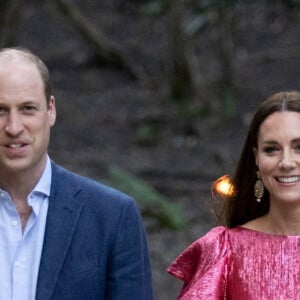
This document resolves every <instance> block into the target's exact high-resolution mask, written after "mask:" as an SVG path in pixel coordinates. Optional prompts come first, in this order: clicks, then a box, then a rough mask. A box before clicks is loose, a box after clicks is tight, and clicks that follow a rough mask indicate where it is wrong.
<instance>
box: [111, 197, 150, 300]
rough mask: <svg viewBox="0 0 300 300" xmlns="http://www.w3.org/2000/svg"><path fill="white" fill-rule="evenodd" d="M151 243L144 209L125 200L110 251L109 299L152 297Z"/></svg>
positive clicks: (146, 298)
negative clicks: (146, 229)
mask: <svg viewBox="0 0 300 300" xmlns="http://www.w3.org/2000/svg"><path fill="white" fill-rule="evenodd" d="M151 282H152V280H151V270H150V262H149V255H148V247H147V240H146V234H145V230H144V226H143V223H142V220H141V216H140V212H139V210H138V208H137V207H136V204H135V202H134V201H124V203H123V207H122V210H121V213H120V217H119V220H118V225H117V228H116V231H115V237H114V242H113V248H112V251H111V253H109V259H108V275H107V291H106V299H107V300H115V299H118V300H123V299H124V300H127V299H130V300H152V299H153V296H152V284H151Z"/></svg>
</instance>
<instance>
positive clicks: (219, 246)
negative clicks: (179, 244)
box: [167, 226, 230, 282]
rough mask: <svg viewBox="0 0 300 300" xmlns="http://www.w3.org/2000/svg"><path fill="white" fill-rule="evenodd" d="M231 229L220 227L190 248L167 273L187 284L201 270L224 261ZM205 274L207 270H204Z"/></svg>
mask: <svg viewBox="0 0 300 300" xmlns="http://www.w3.org/2000/svg"><path fill="white" fill-rule="evenodd" d="M229 232H230V229H228V228H226V227H223V226H218V227H214V228H212V229H211V230H209V231H208V232H207V233H206V234H205V235H204V236H202V237H201V238H199V239H197V240H196V241H195V242H193V243H192V244H191V245H190V246H188V247H187V248H186V249H185V250H184V251H183V252H182V253H181V254H180V255H179V256H178V257H177V258H176V259H175V260H174V262H173V263H172V264H171V265H170V266H169V268H168V269H167V271H168V272H169V273H170V274H171V275H173V276H175V277H177V278H178V279H181V280H183V281H185V282H187V281H189V279H190V278H191V277H192V276H193V275H194V274H195V272H199V270H200V269H202V268H205V269H209V268H210V267H211V266H212V265H214V264H215V263H217V262H218V261H219V260H222V257H224V255H226V252H227V248H228V234H229ZM202 271H203V272H205V270H202Z"/></svg>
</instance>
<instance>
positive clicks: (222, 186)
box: [213, 175, 234, 197]
mask: <svg viewBox="0 0 300 300" xmlns="http://www.w3.org/2000/svg"><path fill="white" fill-rule="evenodd" d="M213 188H214V189H215V191H216V192H217V193H218V194H220V195H221V196H227V197H230V196H232V195H233V194H234V186H233V184H232V182H231V180H230V178H229V176H228V175H224V176H222V177H220V178H218V179H217V180H216V181H215V182H214V184H213Z"/></svg>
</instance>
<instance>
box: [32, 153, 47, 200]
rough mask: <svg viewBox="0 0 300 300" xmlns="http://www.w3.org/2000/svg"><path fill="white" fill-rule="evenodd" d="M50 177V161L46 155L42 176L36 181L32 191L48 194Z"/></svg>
mask: <svg viewBox="0 0 300 300" xmlns="http://www.w3.org/2000/svg"><path fill="white" fill-rule="evenodd" d="M51 178H52V168H51V161H50V158H49V156H48V155H47V162H46V167H45V169H44V171H43V173H42V176H41V178H40V180H39V181H38V183H37V184H36V185H35V187H34V189H33V190H32V193H42V194H44V195H46V196H47V197H49V196H50V188H51Z"/></svg>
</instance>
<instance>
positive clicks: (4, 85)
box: [0, 49, 152, 300]
mask: <svg viewBox="0 0 300 300" xmlns="http://www.w3.org/2000/svg"><path fill="white" fill-rule="evenodd" d="M55 119H56V108H55V99H54V96H53V95H52V94H51V87H50V80H49V74H48V70H47V67H46V66H45V65H44V64H43V62H42V61H41V60H40V59H39V58H38V57H36V56H35V55H34V54H32V53H31V52H29V51H27V50H24V49H3V50H1V51H0V299H1V300H2V299H3V300H12V299H13V300H33V299H36V300H68V299H69V300H76V299H78V300H79V299H80V300H94V299H95V300H96V299H97V300H101V299H106V300H107V299H114V300H123V299H126V300H143V299H146V300H151V299H152V288H151V271H150V263H149V258H148V250H147V243H146V238H145V232H144V228H143V225H142V221H141V218H140V214H139V212H138V210H137V208H136V206H135V204H134V201H133V200H132V199H131V198H130V197H128V196H126V195H124V194H122V193H121V192H118V191H116V190H114V189H112V188H109V187H106V186H104V185H101V184H99V183H96V182H94V181H92V180H90V179H87V178H84V177H81V176H78V175H75V174H73V173H71V172H69V171H67V170H65V169H63V168H62V167H60V166H58V165H56V164H55V163H54V162H53V161H51V160H50V159H49V157H48V154H47V148H48V144H49V138H50V130H51V127H52V126H53V125H54V123H55Z"/></svg>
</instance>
